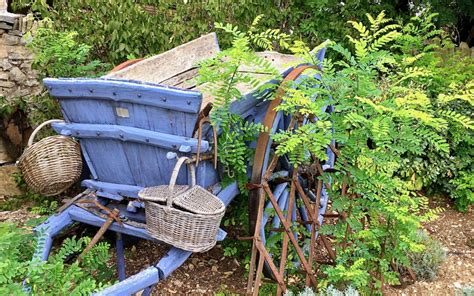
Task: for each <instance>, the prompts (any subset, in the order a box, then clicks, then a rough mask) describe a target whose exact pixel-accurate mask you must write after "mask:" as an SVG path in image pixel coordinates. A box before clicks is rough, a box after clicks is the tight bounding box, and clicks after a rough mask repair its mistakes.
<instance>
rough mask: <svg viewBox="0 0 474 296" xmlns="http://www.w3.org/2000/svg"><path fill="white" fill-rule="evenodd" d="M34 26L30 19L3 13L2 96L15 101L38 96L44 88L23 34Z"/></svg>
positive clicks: (0, 34)
mask: <svg viewBox="0 0 474 296" xmlns="http://www.w3.org/2000/svg"><path fill="white" fill-rule="evenodd" d="M31 23H32V20H30V18H29V17H25V16H22V15H17V14H11V13H8V12H4V13H0V97H3V98H4V99H7V100H8V99H11V98H16V97H24V96H31V95H37V94H39V93H41V91H42V87H41V85H40V83H39V82H38V80H37V78H36V77H37V74H36V71H34V70H32V69H31V63H32V59H33V56H32V55H31V53H30V52H29V50H28V49H27V48H26V47H25V40H24V39H23V35H24V33H25V31H26V30H27V28H28V27H29V26H30V24H31Z"/></svg>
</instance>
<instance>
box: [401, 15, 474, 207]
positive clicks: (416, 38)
mask: <svg viewBox="0 0 474 296" xmlns="http://www.w3.org/2000/svg"><path fill="white" fill-rule="evenodd" d="M436 16H437V15H436V14H429V13H426V14H422V15H421V16H419V17H414V18H412V21H411V22H410V23H409V24H407V25H405V26H404V27H403V28H402V30H403V34H402V35H401V36H399V37H398V38H397V40H396V44H395V45H393V46H392V49H393V50H394V52H395V53H396V55H395V58H396V59H397V61H410V63H411V67H414V68H418V69H422V70H423V71H424V73H425V74H424V75H422V76H419V77H417V78H415V81H416V82H417V83H419V84H420V85H423V86H424V87H425V88H426V95H427V97H428V98H429V99H430V103H431V104H432V106H431V108H432V113H433V115H435V116H438V117H440V118H443V119H444V120H446V123H447V126H446V127H445V128H443V129H442V130H438V131H436V134H437V135H431V136H430V138H431V141H430V140H428V141H426V142H425V143H423V147H422V148H423V149H422V150H419V151H416V152H414V153H412V152H408V153H407V154H406V157H405V159H404V160H403V161H404V163H405V164H406V165H405V167H404V169H403V170H402V172H401V173H402V174H404V175H405V176H406V177H407V178H410V179H411V181H412V186H413V188H414V189H421V188H427V189H428V191H429V192H431V193H434V192H440V193H442V194H445V195H449V196H451V197H452V198H453V199H454V200H455V204H456V206H457V208H458V209H459V210H462V211H465V210H466V209H467V207H468V206H469V205H470V204H472V203H473V202H474V201H473V199H474V196H473V195H474V193H473V191H474V186H473V183H472V180H471V178H470V177H469V176H472V174H473V172H474V162H473V158H474V140H473V138H474V121H473V120H472V118H473V115H474V82H473V81H474V61H473V59H471V58H469V57H461V56H460V55H453V54H446V52H447V51H449V49H450V48H452V47H453V45H452V44H451V42H450V41H449V40H448V39H447V38H446V36H445V34H444V32H443V31H441V30H437V29H436V27H435V25H434V24H433V18H435V17H436ZM440 52H441V53H443V54H441V53H440ZM418 133H419V134H425V135H428V134H431V133H432V132H430V131H427V130H425V129H420V130H419V131H418ZM440 145H442V147H440ZM435 146H438V147H440V148H442V149H436V147H435Z"/></svg>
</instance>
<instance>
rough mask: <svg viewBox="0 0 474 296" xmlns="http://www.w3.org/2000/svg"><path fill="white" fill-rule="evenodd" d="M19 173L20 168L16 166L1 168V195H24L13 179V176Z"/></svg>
mask: <svg viewBox="0 0 474 296" xmlns="http://www.w3.org/2000/svg"><path fill="white" fill-rule="evenodd" d="M17 172H18V168H17V167H16V166H14V165H3V166H0V195H2V196H15V195H20V194H22V191H21V190H20V188H18V186H17V185H16V182H15V179H14V177H13V174H14V173H17Z"/></svg>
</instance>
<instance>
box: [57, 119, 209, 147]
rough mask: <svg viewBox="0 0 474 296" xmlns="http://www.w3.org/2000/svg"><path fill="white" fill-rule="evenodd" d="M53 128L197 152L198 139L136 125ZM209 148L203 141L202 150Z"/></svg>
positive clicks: (83, 135) (88, 136) (89, 136)
mask: <svg viewBox="0 0 474 296" xmlns="http://www.w3.org/2000/svg"><path fill="white" fill-rule="evenodd" d="M53 128H54V129H55V130H56V131H57V132H58V133H60V134H64V135H72V136H74V137H76V138H79V139H115V140H119V141H123V142H128V141H129V142H135V143H142V144H146V145H152V146H157V147H161V148H166V149H170V150H179V148H180V147H181V146H189V147H191V152H192V153H196V152H197V147H198V145H197V144H198V141H197V139H194V138H189V137H183V136H177V135H170V134H165V133H160V132H155V131H149V130H144V129H139V128H135V127H128V126H119V125H102V124H82V123H55V124H53ZM208 150H209V143H208V142H207V141H205V140H203V141H202V142H201V152H206V151H208Z"/></svg>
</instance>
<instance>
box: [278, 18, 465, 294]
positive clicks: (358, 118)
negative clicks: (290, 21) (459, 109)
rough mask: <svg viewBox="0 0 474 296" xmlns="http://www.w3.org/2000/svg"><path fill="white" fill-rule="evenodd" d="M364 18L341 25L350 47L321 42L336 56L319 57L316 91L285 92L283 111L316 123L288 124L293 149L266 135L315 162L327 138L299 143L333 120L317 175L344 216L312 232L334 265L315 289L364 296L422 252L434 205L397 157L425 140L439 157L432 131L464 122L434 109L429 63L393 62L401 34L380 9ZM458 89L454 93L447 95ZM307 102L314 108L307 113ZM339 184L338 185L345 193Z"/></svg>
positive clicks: (440, 145)
mask: <svg viewBox="0 0 474 296" xmlns="http://www.w3.org/2000/svg"><path fill="white" fill-rule="evenodd" d="M367 19H368V24H369V25H368V26H366V25H365V24H364V23H362V22H357V21H351V22H350V24H351V25H352V26H353V28H354V30H355V36H348V39H349V41H350V43H351V44H352V47H351V49H347V48H345V47H344V46H342V45H341V44H332V45H331V46H330V48H331V49H332V50H333V51H335V52H336V53H337V55H338V56H337V59H336V61H332V60H326V61H325V64H324V75H322V80H321V81H319V82H316V81H309V82H307V83H308V84H309V85H312V86H314V85H319V86H321V87H318V88H315V87H313V88H311V87H308V88H307V89H305V88H304V87H303V88H299V91H298V90H297V91H290V92H289V95H288V96H287V97H288V98H285V99H286V101H285V104H284V107H283V108H281V109H282V110H289V111H290V112H291V113H294V112H295V111H296V113H302V114H304V115H307V116H309V118H312V117H316V118H318V119H319V120H318V121H321V122H322V123H320V125H319V126H315V127H314V131H316V133H315V132H312V133H311V135H305V134H303V133H299V132H298V130H296V132H294V133H293V134H295V135H298V136H300V137H305V138H307V139H298V141H299V142H298V145H294V143H293V140H291V138H290V137H291V136H292V134H290V135H288V136H287V135H286V134H283V135H276V136H275V137H274V138H276V139H277V140H278V141H277V142H278V143H279V146H281V147H283V148H280V149H284V150H280V151H281V153H282V154H283V153H285V154H288V153H289V154H290V155H294V156H293V157H291V159H292V161H293V163H295V164H307V163H308V162H309V161H308V160H311V159H315V158H319V159H322V160H324V159H325V158H324V155H322V151H323V148H324V147H326V146H327V144H328V139H330V137H329V138H327V139H326V140H325V141H321V140H319V141H318V140H317V141H316V143H319V144H320V145H319V146H317V147H314V148H313V147H311V146H306V147H305V146H304V145H301V144H300V143H304V141H306V140H307V141H308V142H313V141H314V139H312V140H310V139H311V137H314V135H315V134H318V133H320V139H325V138H324V136H323V135H326V134H327V135H328V136H331V134H330V133H329V130H330V125H326V124H324V122H332V124H333V127H334V131H333V135H332V136H333V137H334V139H335V140H336V142H337V143H338V146H339V147H338V149H339V152H340V155H339V157H338V160H337V163H336V167H335V168H336V170H337V173H335V174H334V173H325V174H323V176H321V178H322V179H323V180H325V181H328V180H329V179H331V180H332V182H333V186H332V188H331V190H329V194H330V197H331V200H332V201H333V203H332V209H333V210H336V211H338V212H340V213H343V212H344V213H346V214H347V218H346V219H339V220H338V222H337V223H336V224H335V225H324V226H323V227H322V229H321V232H322V233H324V234H328V235H331V236H332V237H333V242H334V243H335V244H336V253H337V258H336V265H335V266H328V267H324V268H323V272H324V273H325V274H326V275H327V278H326V279H325V280H323V282H322V287H324V286H326V285H328V284H336V285H338V286H341V285H342V286H345V285H349V284H351V285H353V286H354V287H355V288H357V289H358V290H360V291H361V293H365V294H373V293H380V290H381V287H382V284H384V283H388V284H394V283H398V277H397V276H396V274H395V272H394V271H392V270H391V267H390V264H391V262H397V263H398V264H400V265H402V266H409V264H410V260H409V258H408V256H407V253H408V252H420V251H422V250H423V244H421V243H420V241H419V237H418V235H417V231H416V230H417V229H419V228H420V227H421V223H422V222H424V221H428V220H430V219H433V218H434V217H435V216H436V213H437V212H438V211H439V210H429V209H428V207H427V205H428V203H427V199H426V197H423V196H418V195H415V194H414V192H413V186H412V184H411V183H410V180H409V179H407V178H406V177H405V176H404V175H403V174H400V172H403V171H404V166H405V163H404V161H405V160H406V159H407V158H408V159H410V158H409V156H411V155H419V154H420V153H422V151H423V149H424V147H425V146H426V145H430V147H432V149H433V150H434V151H435V152H436V153H440V154H442V153H444V154H446V153H447V151H449V144H448V142H447V140H446V138H445V137H443V136H439V134H440V133H443V132H444V131H446V129H447V128H448V126H449V124H450V122H451V121H450V120H453V121H456V122H457V123H458V124H461V125H463V126H469V125H470V121H469V120H468V118H467V117H466V116H464V117H463V116H458V115H455V114H453V113H447V112H444V113H443V112H439V111H441V110H439V111H438V109H436V108H434V104H433V103H432V101H431V95H432V94H431V93H430V92H429V91H427V88H426V79H425V78H426V77H428V76H429V75H431V71H430V69H427V68H426V67H422V66H421V65H414V63H413V59H408V58H401V57H400V56H398V55H397V54H396V52H395V50H399V48H402V47H403V46H401V45H400V44H398V43H397V42H398V41H399V40H400V43H401V44H403V42H406V41H405V39H399V38H402V36H403V35H402V33H400V31H401V30H402V28H401V26H400V25H397V24H393V23H392V22H391V20H390V19H389V18H387V17H386V16H385V14H384V13H383V12H382V13H380V14H378V15H377V16H376V17H372V16H371V15H367ZM393 45H395V47H393V48H391V47H392V46H393ZM299 47H300V48H301V47H302V46H299ZM395 48H397V49H395ZM294 52H296V53H298V54H300V53H303V54H305V53H304V52H306V54H308V53H309V51H308V50H296V51H294ZM308 59H309V58H308ZM303 85H304V83H303ZM295 92H296V93H297V96H295V94H294V93H295ZM461 94H462V92H459V91H455V94H452V95H454V96H459V95H461ZM302 98H303V99H302ZM318 100H319V101H320V102H321V103H320V104H322V105H324V104H332V105H333V106H334V110H335V111H334V112H333V113H331V114H330V115H327V114H326V115H325V114H321V112H320V111H319V114H318V113H316V112H318V107H320V106H321V105H319V106H318V105H317V103H316V102H317V101H318ZM292 104H294V106H292ZM311 104H313V105H315V108H314V109H313V110H314V111H312V112H307V111H306V110H307V109H308V107H307V106H310V105H311ZM453 118H454V119H453ZM318 121H315V122H312V123H310V124H309V125H310V126H311V125H315V124H316V123H318ZM461 122H462V123H461ZM305 127H306V125H304V126H303V127H302V128H305ZM280 137H281V139H280ZM288 142H289V143H290V145H289V144H288ZM315 148H316V149H315ZM277 149H279V148H277ZM343 184H345V185H347V191H345V192H342V188H343V187H345V185H343Z"/></svg>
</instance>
